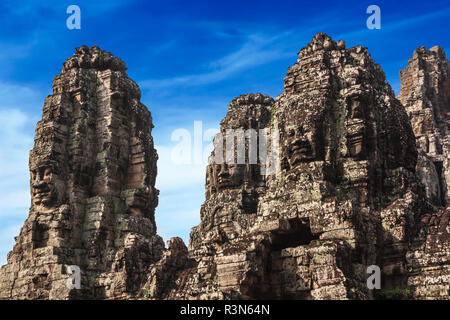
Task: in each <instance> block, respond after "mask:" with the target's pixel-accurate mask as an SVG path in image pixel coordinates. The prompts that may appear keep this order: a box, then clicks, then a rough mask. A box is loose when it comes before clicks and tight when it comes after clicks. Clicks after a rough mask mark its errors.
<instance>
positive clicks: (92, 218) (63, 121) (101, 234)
mask: <svg viewBox="0 0 450 320" xmlns="http://www.w3.org/2000/svg"><path fill="white" fill-rule="evenodd" d="M125 71H126V67H125V64H124V62H123V61H122V60H120V59H119V58H116V57H114V56H113V55H112V54H111V53H109V52H105V51H103V50H101V49H99V48H98V47H95V46H93V47H91V48H88V47H86V46H82V47H79V48H77V49H76V52H75V54H74V55H73V57H71V58H69V59H68V60H67V61H66V62H65V63H64V67H63V69H62V71H61V73H60V74H58V75H57V76H56V77H55V78H54V83H53V94H52V95H50V96H48V97H47V98H46V99H45V103H44V108H43V116H42V120H40V121H39V122H38V124H37V126H36V136H35V140H34V148H33V150H32V151H31V153H30V162H29V168H30V175H31V180H30V187H31V197H32V204H31V207H30V213H29V216H28V218H27V220H26V222H25V224H24V226H23V228H22V230H21V232H20V235H19V236H18V237H17V238H16V245H15V246H14V249H13V250H12V251H11V252H10V253H9V254H8V264H7V265H6V266H4V267H3V268H2V269H1V271H0V279H1V280H0V281H1V282H0V298H2V299H11V298H12V299H76V298H84V299H86V298H88V299H89V298H95V299H108V298H130V297H133V295H134V294H135V293H136V292H137V291H138V290H139V288H140V285H141V282H142V281H144V279H141V277H144V268H145V267H146V266H148V265H150V264H151V263H153V262H155V261H156V260H158V259H160V257H161V255H162V250H163V248H164V244H163V241H162V239H161V238H160V237H159V236H157V235H156V226H155V221H154V209H155V207H156V206H157V203H158V190H157V189H155V178H156V161H157V159H158V156H157V153H156V150H155V149H154V147H153V138H152V136H151V129H152V127H153V125H152V118H151V115H150V112H149V111H148V109H147V108H146V106H145V105H143V104H142V103H141V102H140V96H141V93H140V90H139V88H138V86H137V84H136V83H135V82H134V81H133V80H131V79H130V78H128V76H127V74H126V72H125ZM69 266H76V267H78V268H79V270H80V276H81V277H80V279H81V286H80V289H77V288H74V287H75V285H72V286H70V285H67V283H68V281H69V282H70V281H72V282H71V283H73V282H74V281H75V280H69V277H73V275H70V274H69V273H68V270H70V269H69ZM76 267H75V268H76ZM69 284H70V283H69Z"/></svg>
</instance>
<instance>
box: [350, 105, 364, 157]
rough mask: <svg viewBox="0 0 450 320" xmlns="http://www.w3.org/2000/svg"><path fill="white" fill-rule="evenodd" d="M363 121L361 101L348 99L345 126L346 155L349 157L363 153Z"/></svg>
mask: <svg viewBox="0 0 450 320" xmlns="http://www.w3.org/2000/svg"><path fill="white" fill-rule="evenodd" d="M364 122H365V121H364V110H363V106H362V103H361V101H360V100H359V99H357V98H355V99H352V100H350V102H349V103H348V113H347V128H346V130H347V149H348V154H347V155H348V156H349V157H353V158H363V157H364V155H365V145H364V135H365V130H366V126H365V123H364Z"/></svg>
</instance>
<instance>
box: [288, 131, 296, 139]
mask: <svg viewBox="0 0 450 320" xmlns="http://www.w3.org/2000/svg"><path fill="white" fill-rule="evenodd" d="M288 135H289V136H290V137H293V136H295V131H294V129H289V132H288Z"/></svg>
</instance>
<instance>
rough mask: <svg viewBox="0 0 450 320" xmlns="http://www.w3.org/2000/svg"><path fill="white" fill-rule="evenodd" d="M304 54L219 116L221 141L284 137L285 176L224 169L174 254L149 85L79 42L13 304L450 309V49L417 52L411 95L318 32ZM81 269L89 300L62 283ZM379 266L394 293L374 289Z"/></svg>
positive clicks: (9, 281) (7, 286)
mask: <svg viewBox="0 0 450 320" xmlns="http://www.w3.org/2000/svg"><path fill="white" fill-rule="evenodd" d="M298 57H299V58H298V60H297V63H295V64H294V65H293V66H291V67H290V68H289V69H288V71H287V75H286V77H285V78H284V81H285V85H284V87H285V90H284V92H283V93H282V94H281V95H280V96H278V97H277V99H276V100H273V99H272V98H270V97H268V96H265V95H262V94H248V95H242V96H239V97H237V98H235V99H233V101H232V102H231V103H230V104H229V106H228V113H227V116H226V117H225V118H224V119H223V120H222V121H221V133H222V134H224V133H226V132H227V130H230V129H233V130H239V129H241V130H248V129H256V130H257V129H267V130H269V131H271V130H273V131H275V130H277V132H279V133H280V148H279V154H280V163H279V169H280V170H277V172H276V174H274V175H269V176H264V175H261V169H262V167H263V166H264V164H262V163H260V162H258V163H256V164H251V163H249V162H248V161H246V162H245V163H243V164H218V163H214V162H211V163H210V164H209V165H208V167H207V173H206V185H205V187H206V188H205V189H206V199H205V202H204V204H203V205H202V207H201V212H200V214H201V222H200V224H199V225H198V226H196V227H194V228H193V229H192V231H191V239H190V243H189V248H186V246H185V244H184V243H183V241H182V240H181V239H179V238H173V239H171V240H170V241H169V242H168V248H167V249H164V246H163V243H162V240H161V238H160V237H158V236H157V235H156V226H155V223H154V208H155V207H156V205H157V195H158V191H157V190H156V189H155V188H154V181H155V177H156V160H157V155H156V151H155V150H154V148H153V140H152V137H151V130H150V129H151V128H152V122H151V117H150V114H149V112H148V110H147V108H146V107H145V106H143V105H142V104H141V103H140V102H139V99H140V92H139V88H138V87H137V85H136V84H135V83H134V82H133V81H132V80H130V79H129V78H128V77H127V76H126V74H125V66H124V64H123V62H122V61H121V60H120V59H118V58H115V57H112V56H111V55H110V54H109V53H106V52H104V51H101V50H100V49H98V48H96V47H91V48H90V49H89V48H87V47H80V48H78V49H77V51H76V53H75V55H74V57H73V58H69V59H68V61H67V62H66V63H65V65H64V68H63V72H62V73H61V74H60V75H58V76H56V77H55V81H54V86H53V87H54V93H53V95H52V96H49V97H48V98H47V99H46V102H45V104H44V114H43V119H42V120H41V121H40V122H39V123H38V125H37V128H36V143H35V147H34V149H33V150H32V152H31V153H30V172H31V191H32V198H33V203H32V206H31V208H30V216H29V218H28V219H27V221H26V223H25V225H24V227H23V228H22V231H21V234H20V236H19V237H18V239H17V244H16V246H15V247H14V250H13V251H12V252H11V253H10V254H9V256H8V265H6V266H4V267H3V268H2V269H1V271H0V279H1V282H0V297H1V298H8V299H11V298H12V299H24V298H30V299H39V298H41V299H49V298H50V299H74V298H96V299H127V298H141V299H229V298H235V299H260V298H272V299H378V298H385V297H386V295H387V294H388V292H389V290H390V289H395V290H394V291H395V292H397V293H396V294H400V295H401V297H400V298H415V299H449V298H450V291H449V290H450V289H449V280H450V279H449V276H450V269H449V268H450V264H449V259H450V250H449V243H450V237H449V234H450V229H449V217H450V208H449V207H448V204H449V202H448V199H447V196H446V192H447V191H448V190H447V185H448V179H447V171H448V170H449V164H448V160H449V156H448V149H450V148H449V147H448V139H449V138H448V137H449V134H448V133H449V128H450V126H449V123H448V121H449V118H448V116H449V112H448V110H449V108H450V104H449V101H448V97H449V92H448V90H449V87H448V66H449V62H448V61H447V60H446V58H445V53H444V52H443V50H442V49H440V48H438V47H434V48H432V49H430V50H426V49H425V48H419V49H417V50H416V51H415V52H414V54H413V58H412V59H410V61H409V65H408V67H406V68H405V69H404V70H402V71H401V80H402V92H401V93H400V95H399V99H396V97H395V96H394V92H393V90H392V89H391V87H390V86H389V84H388V83H387V82H386V80H385V75H384V73H383V71H382V69H381V68H380V66H378V65H377V64H375V63H374V62H373V60H372V58H371V57H370V54H369V53H368V51H367V49H366V48H362V47H360V46H356V47H353V48H348V49H347V48H346V47H345V42H344V41H342V40H339V41H338V42H335V41H334V40H333V39H331V38H330V37H329V36H327V35H325V34H322V33H318V34H317V35H316V36H314V38H313V39H312V41H311V43H310V44H308V45H307V46H306V47H305V48H303V49H302V50H301V51H300V52H299V54H298ZM402 103H403V105H402ZM130 114H131V116H129V115H130ZM125 115H127V116H125ZM69 119H70V121H69ZM72 119H73V120H72ZM225 136H226V135H225ZM232 139H234V137H232ZM217 141H219V140H218V139H217V138H216V140H215V142H217ZM269 143H271V142H270V141H269ZM416 144H417V147H416ZM245 147H246V152H248V147H249V145H248V143H246V144H245ZM220 150H221V149H220V148H217V144H216V148H215V150H214V151H213V152H212V155H211V157H214V156H215V155H216V153H218V152H219V151H220ZM445 207H446V208H445ZM70 264H75V265H79V266H80V267H81V270H82V279H85V280H83V281H84V282H82V286H83V289H82V290H79V291H75V290H68V289H67V287H66V286H65V281H66V280H67V278H68V276H67V275H65V274H64V272H63V270H64V268H65V267H66V266H67V265H70ZM369 265H379V266H380V267H381V268H382V270H383V275H382V288H383V290H375V291H374V290H369V289H368V288H367V285H366V280H367V277H368V274H367V267H368V266H369Z"/></svg>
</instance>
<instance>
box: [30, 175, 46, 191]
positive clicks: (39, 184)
mask: <svg viewBox="0 0 450 320" xmlns="http://www.w3.org/2000/svg"><path fill="white" fill-rule="evenodd" d="M32 186H33V188H37V189H40V188H43V187H44V186H45V181H44V180H42V179H40V178H39V177H37V178H36V179H35V180H34V181H33V183H32Z"/></svg>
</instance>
